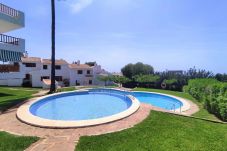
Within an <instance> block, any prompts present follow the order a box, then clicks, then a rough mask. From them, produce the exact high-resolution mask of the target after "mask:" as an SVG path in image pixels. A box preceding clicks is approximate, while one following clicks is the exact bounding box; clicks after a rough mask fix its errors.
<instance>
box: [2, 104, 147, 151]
mask: <svg viewBox="0 0 227 151" xmlns="http://www.w3.org/2000/svg"><path fill="white" fill-rule="evenodd" d="M150 110H151V106H150V105H148V104H143V103H141V106H140V108H139V109H138V110H137V111H136V112H135V113H134V114H132V115H130V116H128V117H126V118H124V119H121V120H119V121H115V122H111V123H106V124H102V125H97V126H91V127H83V128H71V129H48V128H40V127H34V126H31V125H28V124H25V123H22V122H21V121H19V120H18V119H17V117H16V111H17V109H12V110H9V111H7V112H5V113H3V114H1V115H0V123H1V124H0V131H6V132H9V133H12V134H16V135H23V136H38V137H40V138H41V139H40V140H39V141H38V142H36V143H34V144H33V145H31V146H30V147H29V148H28V149H27V150H26V151H43V150H45V151H62V150H67V151H73V150H74V149H75V145H76V143H77V142H78V140H79V138H80V136H91V135H100V134H106V133H111V132H116V131H121V130H124V129H127V128H130V127H133V126H134V125H136V124H138V123H140V122H142V121H143V120H144V119H145V118H146V117H147V116H148V115H149V113H150Z"/></svg>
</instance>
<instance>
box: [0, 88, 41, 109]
mask: <svg viewBox="0 0 227 151" xmlns="http://www.w3.org/2000/svg"><path fill="white" fill-rule="evenodd" d="M39 90H40V89H37V88H21V87H0V111H4V110H7V109H8V108H10V107H13V106H15V105H17V104H18V103H21V102H22V101H25V100H26V99H29V98H31V97H32V94H34V93H37V92H38V91H39Z"/></svg>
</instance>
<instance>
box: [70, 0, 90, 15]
mask: <svg viewBox="0 0 227 151" xmlns="http://www.w3.org/2000/svg"><path fill="white" fill-rule="evenodd" d="M92 3H93V0H73V1H72V2H71V3H70V7H71V10H72V12H73V13H79V12H81V11H82V10H83V9H85V8H86V7H88V6H89V5H91V4H92Z"/></svg>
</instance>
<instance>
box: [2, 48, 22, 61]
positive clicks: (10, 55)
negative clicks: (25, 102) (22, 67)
mask: <svg viewBox="0 0 227 151" xmlns="http://www.w3.org/2000/svg"><path fill="white" fill-rule="evenodd" d="M22 56H23V53H21V52H15V51H8V50H2V49H0V61H3V62H8V61H13V62H19V61H21V57H22Z"/></svg>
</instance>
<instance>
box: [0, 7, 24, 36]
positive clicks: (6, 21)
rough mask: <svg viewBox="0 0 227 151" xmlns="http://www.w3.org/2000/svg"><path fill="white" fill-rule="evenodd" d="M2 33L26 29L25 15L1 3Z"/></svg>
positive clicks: (0, 20)
mask: <svg viewBox="0 0 227 151" xmlns="http://www.w3.org/2000/svg"><path fill="white" fill-rule="evenodd" d="M0 24H1V26H0V33H4V32H8V31H11V30H15V29H19V28H22V27H24V25H25V23H24V13H23V12H21V11H18V10H16V9H13V8H11V7H9V6H6V5H4V4H1V3H0Z"/></svg>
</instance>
